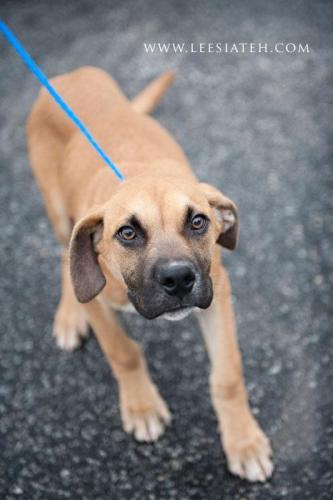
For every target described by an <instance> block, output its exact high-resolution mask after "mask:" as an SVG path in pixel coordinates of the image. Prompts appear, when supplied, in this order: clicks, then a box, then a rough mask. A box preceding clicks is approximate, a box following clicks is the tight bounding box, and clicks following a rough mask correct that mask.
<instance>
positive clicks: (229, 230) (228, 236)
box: [200, 182, 239, 250]
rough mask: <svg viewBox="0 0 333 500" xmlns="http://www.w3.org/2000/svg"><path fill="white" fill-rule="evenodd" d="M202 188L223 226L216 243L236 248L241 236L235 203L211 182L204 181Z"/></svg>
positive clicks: (230, 248) (201, 184)
mask: <svg viewBox="0 0 333 500" xmlns="http://www.w3.org/2000/svg"><path fill="white" fill-rule="evenodd" d="M200 188H201V190H202V191H203V193H204V194H205V196H206V197H207V199H208V202H209V204H210V206H211V207H212V208H213V209H214V211H215V214H216V218H217V222H218V223H219V225H220V228H221V229H220V234H219V236H218V238H217V240H216V243H218V244H219V245H222V246H223V247H225V248H228V249H229V250H234V249H235V248H236V246H237V243H238V236H239V222H238V210H237V207H236V205H235V203H234V202H233V201H231V200H230V199H229V198H227V197H226V196H224V194H223V193H221V191H219V190H218V189H216V188H214V187H213V186H211V185H210V184H206V183H204V182H202V183H200Z"/></svg>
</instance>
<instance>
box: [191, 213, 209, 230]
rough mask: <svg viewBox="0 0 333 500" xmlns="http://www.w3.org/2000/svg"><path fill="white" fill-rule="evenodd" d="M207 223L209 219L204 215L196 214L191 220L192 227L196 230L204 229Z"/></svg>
mask: <svg viewBox="0 0 333 500" xmlns="http://www.w3.org/2000/svg"><path fill="white" fill-rule="evenodd" d="M206 225H207V219H206V217H204V216H203V215H195V216H194V217H193V219H192V220H191V228H192V229H194V230H195V231H198V230H200V229H204V228H205V227H206Z"/></svg>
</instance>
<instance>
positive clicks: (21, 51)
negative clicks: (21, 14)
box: [0, 19, 124, 181]
mask: <svg viewBox="0 0 333 500" xmlns="http://www.w3.org/2000/svg"><path fill="white" fill-rule="evenodd" d="M0 31H1V32H2V33H3V34H4V36H5V37H6V38H7V40H8V42H9V43H10V44H11V45H12V46H13V47H14V49H15V50H16V52H17V53H18V55H19V56H20V58H21V59H22V61H23V62H24V63H25V64H26V65H27V66H28V68H29V69H30V71H31V72H32V73H33V74H34V75H35V77H36V78H37V79H38V80H39V81H40V83H41V84H42V85H43V86H44V87H45V88H46V90H47V91H48V92H49V93H50V94H51V96H52V97H53V99H54V100H55V102H56V103H57V104H58V105H59V106H60V107H61V109H62V110H63V111H64V112H65V113H66V115H67V116H68V117H69V118H70V119H71V120H72V122H74V123H75V125H76V126H77V127H78V128H79V129H80V130H81V132H82V134H83V135H84V136H85V137H86V139H87V140H88V141H89V142H90V144H91V145H92V147H93V148H95V150H96V151H97V153H98V154H99V155H100V156H101V157H102V158H103V160H104V161H105V163H106V164H107V165H108V166H109V167H110V168H111V170H112V171H113V172H114V173H115V174H116V176H117V177H118V179H120V180H121V181H123V180H124V177H123V175H122V173H121V172H120V171H119V170H118V168H117V167H116V166H115V164H114V163H113V162H112V161H111V160H110V158H109V157H108V156H107V155H106V154H105V153H104V151H103V149H102V148H101V147H100V146H99V145H98V143H97V142H96V141H95V139H94V137H93V136H92V135H91V133H90V132H89V130H88V129H87V127H86V126H85V125H84V124H83V123H82V121H81V120H80V119H79V117H78V116H77V115H76V114H75V113H74V111H73V110H72V108H70V107H69V106H68V104H66V103H65V101H64V100H63V99H62V97H61V96H60V95H59V94H58V92H57V91H56V90H55V88H54V87H53V86H52V85H51V84H50V82H49V80H48V78H47V76H46V75H45V74H44V73H43V72H42V70H41V69H40V68H39V67H38V66H37V64H36V63H35V61H34V60H33V59H32V57H31V56H30V55H29V54H28V52H27V51H26V50H25V48H24V47H23V46H22V45H21V44H20V42H19V41H18V39H17V38H16V37H15V35H14V34H13V33H12V31H11V30H10V29H9V28H8V26H7V25H6V24H5V23H4V22H3V21H2V20H1V19H0Z"/></svg>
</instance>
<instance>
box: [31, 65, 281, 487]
mask: <svg viewBox="0 0 333 500" xmlns="http://www.w3.org/2000/svg"><path fill="white" fill-rule="evenodd" d="M173 78H174V74H173V72H166V73H163V74H162V75H161V76H159V77H158V78H157V79H155V80H154V81H153V82H151V83H150V84H149V85H148V86H147V87H146V88H145V89H144V90H143V91H142V92H141V93H139V94H138V95H137V96H136V97H135V98H134V99H133V100H132V101H129V100H128V99H127V98H126V97H125V95H124V94H123V92H122V91H121V89H120V88H119V86H118V85H117V84H116V82H115V81H114V80H113V79H112V78H111V77H110V76H109V75H108V73H106V72H105V71H103V70H101V69H97V68H93V67H84V68H80V69H78V70H75V71H73V72H71V73H68V74H65V75H61V76H57V77H55V78H53V79H52V80H51V82H52V84H53V85H54V87H55V88H56V89H57V90H58V92H59V93H60V94H61V95H62V96H63V98H64V99H65V100H66V101H67V102H68V103H69V104H70V106H71V107H72V108H73V109H74V111H75V112H76V113H77V114H78V116H79V117H80V118H81V119H82V120H83V122H85V123H86V124H87V126H88V128H89V130H90V131H91V133H92V134H93V135H94V137H95V138H96V139H97V141H98V142H99V143H100V144H101V146H102V147H103V149H104V150H105V151H106V152H107V154H110V156H111V157H112V159H113V161H114V162H115V164H116V165H117V166H118V167H119V168H120V170H121V172H122V173H123V175H124V177H125V182H120V181H119V180H118V179H117V178H116V176H115V175H113V173H111V172H110V170H109V169H108V168H107V167H106V165H105V164H104V162H103V161H102V160H101V159H100V158H99V156H98V155H97V154H96V152H95V151H94V150H93V149H92V147H91V145H90V144H88V142H87V141H86V139H85V138H84V136H83V135H82V134H81V133H80V132H79V131H78V130H77V129H76V128H75V126H74V125H73V124H72V123H71V122H70V120H69V119H68V118H67V117H66V116H65V115H64V114H63V112H62V111H61V110H60V109H59V108H58V107H57V106H56V104H54V102H53V101H52V99H51V98H50V97H49V95H48V94H47V92H46V91H45V90H44V89H42V90H41V91H40V93H39V95H38V98H37V100H36V102H35V103H34V105H33V107H32V110H31V113H30V115H29V117H28V120H27V142H28V151H29V157H30V162H31V166H32V170H33V173H34V176H35V178H36V181H37V183H38V185H39V188H40V190H41V193H42V196H43V199H44V203H45V207H46V211H47V214H48V217H49V219H50V221H51V224H52V226H53V229H54V233H55V236H56V238H57V239H58V241H59V242H60V244H61V245H62V293H61V299H60V302H59V305H58V309H57V312H56V315H55V320H54V329H53V334H54V336H55V338H56V341H57V344H58V346H59V347H60V348H61V349H64V350H68V351H71V350H73V349H75V348H77V347H78V346H79V344H80V341H81V340H82V338H84V337H86V335H87V333H88V327H89V326H91V328H92V329H93V331H94V333H95V335H96V337H97V340H98V342H99V344H100V346H101V348H102V350H103V351H104V353H105V356H106V358H107V360H108V362H109V364H110V366H111V368H112V371H113V373H114V375H115V377H116V379H117V382H118V384H119V395H120V409H121V418H122V423H123V428H124V430H125V431H126V432H127V433H132V434H133V435H134V437H135V438H136V439H137V440H138V441H145V442H147V441H155V440H157V439H158V438H159V437H160V436H161V435H162V434H163V432H164V430H165V427H166V426H167V425H168V424H169V423H170V420H171V416H170V412H169V410H168V407H167V405H166V403H165V402H164V401H163V399H162V397H161V396H160V394H159V392H158V389H157V388H156V386H155V385H154V384H153V382H152V380H151V378H150V375H149V373H148V370H147V365H146V362H145V359H144V356H143V354H142V352H141V350H140V347H139V345H138V344H137V343H136V342H134V341H133V340H132V339H130V338H129V337H127V336H126V334H125V333H124V331H123V329H122V327H121V326H120V325H119V323H118V322H117V319H116V311H117V310H123V311H126V310H130V309H134V310H135V311H137V312H138V313H139V314H141V315H142V316H144V317H145V318H148V319H153V318H156V317H165V318H166V319H169V320H179V319H182V318H184V317H185V316H187V315H188V314H189V313H191V312H192V311H194V312H195V314H196V315H197V316H198V319H199V324H200V327H201V330H202V332H203V337H204V340H205V344H206V346H207V350H208V354H209V357H210V361H211V373H210V391H211V397H212V403H213V406H214V409H215V412H216V416H217V419H218V423H219V429H220V432H221V440H222V445H223V448H224V451H225V454H226V457H227V463H228V467H229V470H230V471H231V473H233V474H235V475H237V476H240V477H242V478H245V479H247V480H249V481H265V480H266V479H267V478H269V477H270V476H271V474H272V471H273V465H272V461H271V446H270V443H269V440H268V438H267V437H266V436H265V434H264V433H263V431H262V430H261V429H260V427H259V425H258V424H257V422H256V420H255V419H254V417H253V415H252V413H251V410H250V407H249V403H248V398H247V393H246V388H245V385H244V380H243V375H242V362H241V356H240V352H239V348H238V344H237V337H236V326H235V318H234V312H233V306H232V300H231V288H230V282H229V278H228V274H227V272H226V270H225V269H224V267H223V266H222V265H221V263H220V260H221V258H220V257H221V256H220V254H221V247H226V248H228V249H230V250H233V249H234V248H235V247H236V245H237V240H238V233H239V229H238V228H239V220H238V210H237V207H236V205H235V203H234V202H233V201H232V200H231V199H229V198H228V197H227V196H225V195H224V194H223V193H222V192H220V191H219V190H218V189H216V188H215V187H213V186H211V185H209V184H206V183H201V182H199V181H198V179H197V178H196V176H195V175H194V173H193V172H192V170H191V167H190V165H189V162H188V160H187V158H186V156H185V154H184V153H183V151H182V149H181V147H180V146H179V145H178V144H177V143H176V141H175V140H174V139H173V138H172V136H171V135H170V134H169V133H168V132H167V131H166V130H165V129H164V128H163V127H162V126H161V125H160V124H159V123H158V122H157V121H156V120H154V119H153V118H152V117H151V116H149V113H150V112H151V111H152V110H153V109H154V108H155V106H156V105H157V103H158V102H159V100H160V99H161V97H162V96H163V94H164V93H165V91H166V89H167V88H168V87H169V85H170V84H171V82H172V80H173Z"/></svg>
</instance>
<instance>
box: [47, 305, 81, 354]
mask: <svg viewBox="0 0 333 500" xmlns="http://www.w3.org/2000/svg"><path fill="white" fill-rule="evenodd" d="M88 333H89V325H88V322H87V318H86V316H85V313H84V310H83V309H82V307H80V306H79V305H77V306H76V304H75V307H68V306H65V305H62V304H60V305H59V307H58V310H57V313H56V316H55V319H54V324H53V336H54V337H55V339H56V342H57V346H58V347H60V349H62V350H64V351H74V349H77V348H78V347H80V345H81V342H82V339H83V338H85V337H87V336H88Z"/></svg>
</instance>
